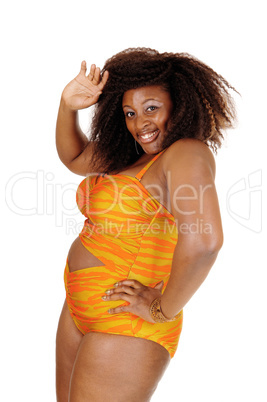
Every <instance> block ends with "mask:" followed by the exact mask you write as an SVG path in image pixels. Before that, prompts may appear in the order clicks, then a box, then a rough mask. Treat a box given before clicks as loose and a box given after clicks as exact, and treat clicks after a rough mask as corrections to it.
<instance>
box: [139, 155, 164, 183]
mask: <svg viewBox="0 0 267 402" xmlns="http://www.w3.org/2000/svg"><path fill="white" fill-rule="evenodd" d="M164 151H165V149H164V150H163V151H161V152H160V153H158V154H157V155H155V156H154V158H152V159H151V161H149V162H148V164H147V165H146V166H145V167H143V169H142V170H140V172H138V173H137V175H136V176H135V177H136V179H138V180H139V181H140V180H141V179H142V177H143V175H144V174H145V172H146V171H147V170H148V169H149V168H150V166H151V165H152V164H153V163H154V162H155V160H157V159H158V157H159V156H160V155H161V154H162V152H164Z"/></svg>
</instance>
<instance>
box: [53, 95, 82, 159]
mask: <svg viewBox="0 0 267 402" xmlns="http://www.w3.org/2000/svg"><path fill="white" fill-rule="evenodd" d="M88 143H89V141H88V138H87V137H86V135H85V134H84V133H83V132H82V130H81V129H80V126H79V121H78V112H77V111H73V110H71V109H69V108H68V107H66V105H65V104H64V101H63V100H62V99H61V102H60V106H59V111H58V117H57V124H56V147H57V152H58V155H59V158H60V160H61V161H62V162H63V163H64V164H65V165H67V164H69V163H70V162H72V161H73V160H74V159H75V158H76V157H77V156H79V155H80V154H81V153H82V152H83V150H84V149H85V148H86V146H87V144H88Z"/></svg>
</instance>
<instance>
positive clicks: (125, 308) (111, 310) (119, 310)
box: [108, 305, 129, 314]
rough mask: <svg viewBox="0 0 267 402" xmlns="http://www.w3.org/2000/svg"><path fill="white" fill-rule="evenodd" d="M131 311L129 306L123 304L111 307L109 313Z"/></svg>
mask: <svg viewBox="0 0 267 402" xmlns="http://www.w3.org/2000/svg"><path fill="white" fill-rule="evenodd" d="M127 312H129V306H125V305H121V306H118V307H115V308H110V309H109V310H108V313H109V314H119V313H127Z"/></svg>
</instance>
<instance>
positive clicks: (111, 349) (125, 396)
mask: <svg viewBox="0 0 267 402" xmlns="http://www.w3.org/2000/svg"><path fill="white" fill-rule="evenodd" d="M169 362H170V355H169V353H168V352H167V350H166V349H165V348H164V347H163V346H161V345H159V344H158V343H156V342H153V341H149V340H146V339H142V338H134V337H131V336H124V335H114V334H104V333H99V332H90V333H88V334H86V335H85V336H84V338H83V340H82V342H81V345H80V348H79V351H78V354H77V358H76V361H75V364H74V368H73V374H72V378H71V386H70V400H69V401H70V402H76V401H79V402H87V401H90V402H102V401H104V400H109V401H110V400H112V402H125V401H127V402H134V401H135V402H136V401H138V402H147V401H149V400H150V398H151V396H152V394H153V393H154V391H155V389H156V387H157V385H158V382H159V380H160V379H161V377H162V375H163V373H164V371H165V369H166V368H167V366H168V364H169Z"/></svg>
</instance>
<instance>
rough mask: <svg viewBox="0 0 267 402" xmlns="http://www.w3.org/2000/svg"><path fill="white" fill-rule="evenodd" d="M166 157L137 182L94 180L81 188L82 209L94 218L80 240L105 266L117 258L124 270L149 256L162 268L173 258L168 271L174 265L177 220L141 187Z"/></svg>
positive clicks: (116, 178)
mask: <svg viewBox="0 0 267 402" xmlns="http://www.w3.org/2000/svg"><path fill="white" fill-rule="evenodd" d="M162 152H164V151H162ZM162 152H160V153H158V154H157V155H155V156H154V158H153V159H152V160H151V161H150V162H149V163H148V164H147V165H146V166H145V167H144V168H143V169H142V170H141V171H140V172H138V173H137V175H136V176H134V177H133V176H129V175H124V174H115V175H108V174H93V175H89V176H87V177H86V178H85V179H84V180H83V181H82V182H81V183H80V185H79V186H78V189H77V195H76V200H77V205H78V207H79V209H80V211H81V212H82V214H83V215H84V216H85V217H86V218H88V219H86V220H85V223H84V226H83V229H82V231H81V233H80V235H79V236H80V238H81V241H82V243H83V244H84V246H85V247H86V248H87V249H88V250H89V251H90V252H92V253H93V254H94V255H95V256H97V257H98V258H99V259H100V260H101V261H102V262H104V263H105V261H106V260H105V258H106V259H107V260H108V261H111V260H112V258H113V257H114V255H116V256H117V257H118V258H120V259H121V260H120V263H121V264H122V265H123V264H125V263H126V262H125V261H128V262H129V261H131V262H133V261H134V260H135V259H136V258H142V259H144V258H147V256H148V254H150V255H153V256H154V257H153V258H160V261H161V264H164V262H163V261H164V259H166V258H165V257H166V256H167V257H168V258H167V259H168V261H167V262H166V261H165V263H166V267H167V265H168V264H169V262H170V261H171V259H172V255H173V249H174V247H175V244H176V242H177V238H178V232H177V228H176V223H175V219H174V217H173V215H172V214H171V213H170V212H169V211H168V210H167V209H166V208H165V206H164V205H162V204H161V203H160V202H159V200H157V199H156V198H155V197H153V196H152V195H151V194H150V193H149V191H148V190H147V189H146V188H145V187H144V185H143V184H142V183H141V182H140V180H141V179H142V177H143V175H144V174H145V172H146V171H147V170H148V169H149V167H150V166H151V165H152V164H153V163H154V162H155V161H156V160H157V159H158V158H159V156H160V155H161V154H162ZM152 249H153V252H152V251H151V250H152ZM145 250H147V251H145ZM137 255H138V257H136V256H137ZM166 269H167V268H166Z"/></svg>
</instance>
